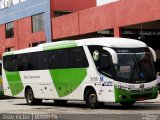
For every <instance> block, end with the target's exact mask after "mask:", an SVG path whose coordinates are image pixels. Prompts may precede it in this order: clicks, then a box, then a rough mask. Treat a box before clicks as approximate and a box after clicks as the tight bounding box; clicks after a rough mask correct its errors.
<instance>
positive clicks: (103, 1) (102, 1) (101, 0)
mask: <svg viewBox="0 0 160 120" xmlns="http://www.w3.org/2000/svg"><path fill="white" fill-rule="evenodd" d="M115 1H118V0H97V6H100V5H104V4H107V3H111V2H115Z"/></svg>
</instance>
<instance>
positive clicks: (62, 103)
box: [54, 100, 67, 106]
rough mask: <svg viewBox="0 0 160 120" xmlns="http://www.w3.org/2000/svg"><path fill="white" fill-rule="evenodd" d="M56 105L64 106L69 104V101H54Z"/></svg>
mask: <svg viewBox="0 0 160 120" xmlns="http://www.w3.org/2000/svg"><path fill="white" fill-rule="evenodd" d="M54 103H55V104H56V105H58V106H62V105H65V104H66V103H67V100H54Z"/></svg>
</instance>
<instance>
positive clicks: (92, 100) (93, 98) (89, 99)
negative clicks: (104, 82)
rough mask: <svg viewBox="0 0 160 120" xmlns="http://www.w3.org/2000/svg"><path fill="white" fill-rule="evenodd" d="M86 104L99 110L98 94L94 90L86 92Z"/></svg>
mask: <svg viewBox="0 0 160 120" xmlns="http://www.w3.org/2000/svg"><path fill="white" fill-rule="evenodd" d="M85 102H86V105H87V106H88V107H89V108H97V107H98V106H99V102H98V99H97V94H96V92H95V91H94V90H87V91H86V93H85Z"/></svg>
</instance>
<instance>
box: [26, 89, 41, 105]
mask: <svg viewBox="0 0 160 120" xmlns="http://www.w3.org/2000/svg"><path fill="white" fill-rule="evenodd" d="M26 102H27V104H28V105H38V104H41V103H42V99H35V98H34V94H33V91H32V89H28V90H27V91H26Z"/></svg>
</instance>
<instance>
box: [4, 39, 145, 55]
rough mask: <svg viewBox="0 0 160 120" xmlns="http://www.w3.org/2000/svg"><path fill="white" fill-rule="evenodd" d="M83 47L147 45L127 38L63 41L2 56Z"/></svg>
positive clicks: (135, 46)
mask: <svg viewBox="0 0 160 120" xmlns="http://www.w3.org/2000/svg"><path fill="white" fill-rule="evenodd" d="M85 45H100V46H106V47H112V48H140V47H147V45H146V44H145V43H143V42H141V41H138V40H133V39H128V38H115V37H99V38H88V39H82V40H65V41H58V42H52V43H44V44H40V45H38V46H36V47H31V48H26V49H21V50H17V51H11V52H6V53H4V54H3V56H6V55H12V54H21V53H28V52H36V51H45V50H53V49H61V48H70V47H76V46H85Z"/></svg>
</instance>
